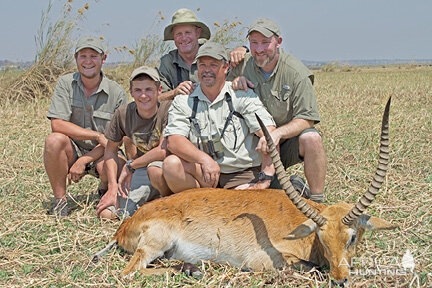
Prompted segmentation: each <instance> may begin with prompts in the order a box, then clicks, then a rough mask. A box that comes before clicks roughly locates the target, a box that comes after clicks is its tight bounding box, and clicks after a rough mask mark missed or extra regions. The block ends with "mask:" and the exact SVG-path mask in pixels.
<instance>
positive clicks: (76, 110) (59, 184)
mask: <svg viewBox="0 0 432 288" xmlns="http://www.w3.org/2000/svg"><path fill="white" fill-rule="evenodd" d="M105 60H106V54H105V53H104V48H103V43H102V41H101V40H100V39H99V38H96V37H82V38H81V39H79V41H78V43H77V46H76V49H75V61H76V65H77V68H78V72H76V73H71V74H67V75H64V76H62V77H60V79H59V80H58V81H57V85H56V88H55V90H54V93H53V96H52V100H51V105H50V108H49V111H48V115H47V117H48V118H49V119H50V120H51V130H52V133H51V134H50V135H48V136H47V137H46V139H45V148H44V165H45V170H46V172H47V174H48V178H49V180H50V184H51V187H52V189H53V193H54V197H55V203H54V204H53V207H52V208H51V212H52V213H53V214H55V215H58V216H67V214H68V209H67V200H66V178H68V179H69V181H73V182H78V181H80V180H81V178H82V177H83V176H84V175H86V174H89V172H90V174H93V175H94V176H97V177H99V178H100V180H101V183H100V186H99V189H100V190H104V189H106V187H107V183H106V181H107V180H106V175H105V173H104V171H103V164H104V163H103V161H102V156H103V153H104V149H105V145H106V143H107V140H106V138H105V136H104V134H103V132H104V130H105V127H106V126H107V124H108V123H109V121H110V119H111V116H112V115H113V114H114V111H115V110H116V109H117V108H118V107H119V106H120V105H122V104H125V103H127V97H126V94H125V92H124V90H123V89H122V88H121V87H120V85H118V84H117V83H116V82H114V81H111V80H109V79H107V78H106V77H105V76H104V74H103V73H102V71H101V69H102V65H103V64H104V63H105ZM119 161H120V162H119V165H122V163H124V161H123V160H119ZM121 161H123V162H122V163H121ZM89 170H90V171H89Z"/></svg>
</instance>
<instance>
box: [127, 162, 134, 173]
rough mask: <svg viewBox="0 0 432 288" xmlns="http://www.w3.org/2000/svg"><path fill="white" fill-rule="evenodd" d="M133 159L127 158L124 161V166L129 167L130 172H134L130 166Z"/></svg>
mask: <svg viewBox="0 0 432 288" xmlns="http://www.w3.org/2000/svg"><path fill="white" fill-rule="evenodd" d="M133 161H134V159H129V160H128V161H126V167H127V168H128V169H129V171H131V172H132V173H134V172H135V169H134V168H132V166H131V164H132V162H133Z"/></svg>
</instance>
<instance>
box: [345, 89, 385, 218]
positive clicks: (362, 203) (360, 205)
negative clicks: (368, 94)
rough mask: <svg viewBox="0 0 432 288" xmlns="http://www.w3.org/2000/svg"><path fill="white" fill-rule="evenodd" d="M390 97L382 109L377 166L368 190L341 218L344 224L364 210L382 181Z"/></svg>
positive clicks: (376, 192)
mask: <svg viewBox="0 0 432 288" xmlns="http://www.w3.org/2000/svg"><path fill="white" fill-rule="evenodd" d="M390 103H391V97H390V98H389V99H388V101H387V105H386V107H385V110H384V115H383V120H382V124H381V141H380V152H379V160H378V168H377V171H376V172H375V175H374V177H373V179H372V183H371V185H370V186H369V189H368V191H367V192H366V193H365V194H364V195H363V196H362V197H361V198H360V200H359V201H358V202H357V204H356V205H355V206H354V208H353V209H352V210H351V211H350V212H348V214H347V215H346V216H345V217H344V218H343V219H342V223H343V224H345V225H348V226H349V225H351V224H352V223H353V222H354V221H355V220H356V219H357V218H358V217H359V216H360V215H361V214H363V212H364V210H366V208H367V207H369V205H370V204H371V203H372V201H373V200H374V199H375V196H376V195H377V194H378V191H379V189H380V188H381V186H382V183H383V182H384V179H385V176H386V172H387V168H388V163H389V151H390V149H389V114H390V113H389V112H390Z"/></svg>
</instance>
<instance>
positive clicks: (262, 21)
mask: <svg viewBox="0 0 432 288" xmlns="http://www.w3.org/2000/svg"><path fill="white" fill-rule="evenodd" d="M253 31H257V32H260V33H261V34H263V35H264V36H265V37H271V36H273V35H276V36H280V29H279V26H278V25H277V24H276V23H275V22H273V21H272V20H270V19H267V18H259V19H258V20H257V21H255V23H253V24H252V25H251V27H250V28H249V30H248V33H247V35H248V36H249V34H250V33H252V32H253Z"/></svg>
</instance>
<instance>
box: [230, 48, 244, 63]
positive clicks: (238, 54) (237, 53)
mask: <svg viewBox="0 0 432 288" xmlns="http://www.w3.org/2000/svg"><path fill="white" fill-rule="evenodd" d="M246 53H247V50H246V48H245V47H243V46H240V47H237V48H235V49H234V50H232V51H231V52H230V55H229V56H230V62H231V68H234V67H236V66H237V65H238V64H240V62H242V61H243V59H244V58H245V55H246Z"/></svg>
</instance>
